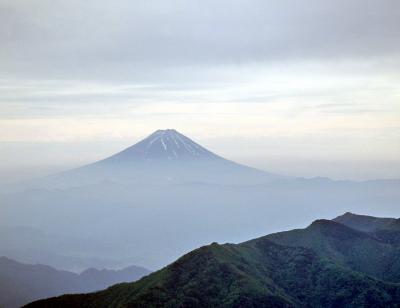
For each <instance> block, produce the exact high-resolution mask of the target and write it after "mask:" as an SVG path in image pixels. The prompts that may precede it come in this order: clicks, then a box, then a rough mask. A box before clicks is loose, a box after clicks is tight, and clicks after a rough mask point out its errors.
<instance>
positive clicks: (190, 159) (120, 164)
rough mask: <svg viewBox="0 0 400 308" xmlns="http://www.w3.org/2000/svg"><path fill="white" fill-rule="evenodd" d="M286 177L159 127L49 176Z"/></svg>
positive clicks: (159, 180)
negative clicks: (111, 152) (120, 148)
mask: <svg viewBox="0 0 400 308" xmlns="http://www.w3.org/2000/svg"><path fill="white" fill-rule="evenodd" d="M280 178H283V177H281V176H278V175H274V174H271V173H268V172H264V171H261V170H257V169H254V168H250V167H247V166H244V165H240V164H237V163H235V162H232V161H230V160H227V159H224V158H222V157H220V156H218V155H216V154H214V153H212V152H211V151H209V150H207V149H206V148H204V147H202V146H201V145H199V144H197V143H196V142H194V141H193V140H191V139H190V138H188V137H186V136H184V135H182V134H181V133H179V132H177V131H176V130H174V129H166V130H157V131H155V132H154V133H153V134H151V135H150V136H148V137H147V138H145V139H143V140H142V141H140V142H138V143H136V144H134V145H132V146H130V147H129V148H127V149H125V150H123V151H121V152H119V153H117V154H115V155H112V156H110V157H108V158H105V159H103V160H100V161H98V162H95V163H93V164H90V165H87V166H83V167H81V168H78V169H74V170H71V171H68V172H63V173H61V174H58V175H56V176H53V177H50V178H49V179H48V180H49V181H48V182H47V183H48V184H50V185H52V184H55V183H56V185H58V184H60V183H61V185H67V186H69V185H73V186H78V185H82V184H94V183H104V182H113V183H123V184H127V183H135V184H145V185H148V184H165V183H175V184H176V183H179V184H183V183H184V184H188V183H203V184H245V185H254V184H261V183H267V182H270V181H271V180H275V179H280Z"/></svg>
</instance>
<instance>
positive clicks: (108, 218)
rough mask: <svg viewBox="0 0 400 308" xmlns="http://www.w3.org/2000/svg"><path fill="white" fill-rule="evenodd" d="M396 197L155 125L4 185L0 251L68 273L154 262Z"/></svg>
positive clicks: (383, 209) (397, 197)
mask: <svg viewBox="0 0 400 308" xmlns="http://www.w3.org/2000/svg"><path fill="white" fill-rule="evenodd" d="M71 155H74V153H73V152H72V153H71ZM399 202H400V181H399V180H376V181H366V182H352V181H333V180H330V179H327V178H312V179H306V178H294V177H289V176H281V175H276V174H272V173H269V172H266V171H262V170H258V169H254V168H250V167H247V166H244V165H241V164H238V163H236V162H233V161H230V160H228V159H225V158H223V157H221V156H219V155H217V154H214V153H212V151H209V150H208V149H206V148H204V147H203V146H201V145H199V144H198V143H196V142H194V141H193V140H191V139H190V138H188V137H186V136H184V135H183V134H181V133H179V132H177V131H176V130H173V129H167V130H158V131H156V132H154V133H153V134H151V135H150V136H148V137H146V138H145V139H143V140H141V141H139V142H138V143H136V144H134V145H133V146H131V147H128V148H127V149H125V150H123V151H121V152H119V153H116V154H115V155H112V156H110V157H108V158H105V159H103V160H100V161H97V162H94V163H92V164H89V165H86V166H82V167H80V168H77V169H73V170H69V171H65V172H62V173H59V174H55V175H52V176H49V177H46V178H44V179H38V180H35V181H32V182H29V183H24V184H23V185H22V184H21V185H17V187H14V189H13V190H11V189H10V190H9V191H7V193H1V194H0V205H1V206H0V231H1V232H0V255H4V256H8V257H10V258H12V259H15V260H18V261H21V262H25V263H44V264H48V265H50V266H54V267H56V268H59V269H64V270H72V271H79V270H83V269H84V268H87V267H88V266H95V267H100V268H102V267H103V268H122V267H126V266H129V265H130V264H139V265H143V266H145V267H146V268H149V269H152V270H154V269H158V268H160V267H162V266H165V265H166V264H168V263H170V262H172V261H173V260H175V259H176V258H177V257H179V256H180V255H182V254H184V253H186V252H188V251H190V250H192V249H194V248H195V247H199V246H202V245H205V244H206V243H209V242H210V241H218V242H234V243H238V242H241V241H243V240H245V239H248V238H254V237H257V236H260V235H262V234H266V233H271V232H275V231H277V230H283V229H287V228H289V227H293V226H295V227H302V226H305V225H306V224H307V223H308V222H309V221H311V220H314V219H317V218H318V217H333V216H337V215H338V214H340V213H343V212H345V211H353V212H357V211H359V210H360V209H362V210H363V211H365V212H366V213H367V214H371V215H374V214H376V213H384V214H385V215H389V216H396V215H397V214H398V213H399V211H398V204H399ZM288 213H290V215H288ZM238 226H240V228H238ZM385 232H386V233H387V231H385ZM393 240H395V239H393Z"/></svg>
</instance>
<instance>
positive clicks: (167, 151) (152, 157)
mask: <svg viewBox="0 0 400 308" xmlns="http://www.w3.org/2000/svg"><path fill="white" fill-rule="evenodd" d="M215 159H222V158H221V157H219V156H217V155H216V154H214V153H212V152H210V151H208V150H207V149H205V148H203V147H202V146H201V145H199V144H197V143H196V142H194V141H193V140H191V139H189V138H188V137H186V136H184V135H182V134H181V133H179V132H177V131H176V130H175V129H166V130H157V131H155V132H154V133H152V134H151V135H150V136H148V137H147V138H145V139H143V140H142V141H140V142H138V143H136V144H135V145H133V146H131V147H129V148H127V149H125V150H123V151H121V152H119V153H117V154H115V155H113V156H111V157H109V158H107V159H105V160H103V161H101V163H116V162H121V163H122V162H140V161H162V160H174V161H179V160H180V161H183V160H189V161H190V160H215Z"/></svg>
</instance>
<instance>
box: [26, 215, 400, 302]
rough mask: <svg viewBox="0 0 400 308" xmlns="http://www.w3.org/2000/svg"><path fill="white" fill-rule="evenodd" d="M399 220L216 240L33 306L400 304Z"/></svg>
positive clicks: (341, 221) (362, 220) (351, 219)
mask: <svg viewBox="0 0 400 308" xmlns="http://www.w3.org/2000/svg"><path fill="white" fill-rule="evenodd" d="M398 221H399V220H398V219H393V218H376V217H369V216H360V215H355V214H351V213H346V214H345V215H343V216H340V217H337V218H335V219H334V220H317V221H314V222H313V223H312V224H311V225H310V226H309V227H307V228H305V229H297V230H292V231H287V232H281V233H275V234H271V235H268V236H264V237H260V238H257V239H254V240H251V241H247V242H244V243H241V244H236V245H234V244H224V245H220V244H217V243H213V244H211V245H209V246H204V247H201V248H199V249H196V250H194V251H192V252H190V253H188V254H186V255H184V256H183V257H181V258H179V259H178V260H177V261H175V262H174V263H172V264H171V265H169V266H167V267H165V268H163V269H161V270H159V271H157V272H155V273H153V274H150V275H149V276H147V277H145V278H142V279H141V280H139V281H137V282H134V283H123V284H118V285H115V286H113V287H110V288H108V289H106V290H104V291H101V292H97V293H91V294H86V295H84V294H81V295H64V296H61V297H56V298H51V299H48V300H42V301H37V302H35V303H32V304H30V305H28V306H27V307H33V308H35V307H324V308H326V307H357V308H358V307H371V308H376V307H399V305H400V245H399V243H398V242H393V241H392V237H393V236H395V235H397V238H398V236H399V235H400V229H399V228H398V226H399V225H398ZM386 231H390V236H389V238H386V237H385V236H384V234H382V233H381V232H386Z"/></svg>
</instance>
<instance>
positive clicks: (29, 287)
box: [0, 257, 150, 308]
mask: <svg viewBox="0 0 400 308" xmlns="http://www.w3.org/2000/svg"><path fill="white" fill-rule="evenodd" d="M149 273H150V271H148V270H146V269H144V268H142V267H138V266H130V267H127V268H124V269H121V270H106V269H103V270H97V269H94V268H89V269H87V270H85V271H83V272H82V273H81V274H76V273H73V272H68V271H59V270H56V269H54V268H52V267H50V266H46V265H40V264H36V265H31V264H23V263H19V262H16V261H14V260H11V259H9V258H6V257H0V307H3V308H13V307H21V306H22V305H24V304H27V303H29V302H31V301H34V300H38V299H41V298H46V297H50V296H56V295H61V294H64V293H83V292H92V291H96V290H101V289H104V288H106V287H108V286H110V285H113V284H116V283H120V282H131V281H135V280H137V279H139V278H141V277H143V276H145V275H147V274H149Z"/></svg>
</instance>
